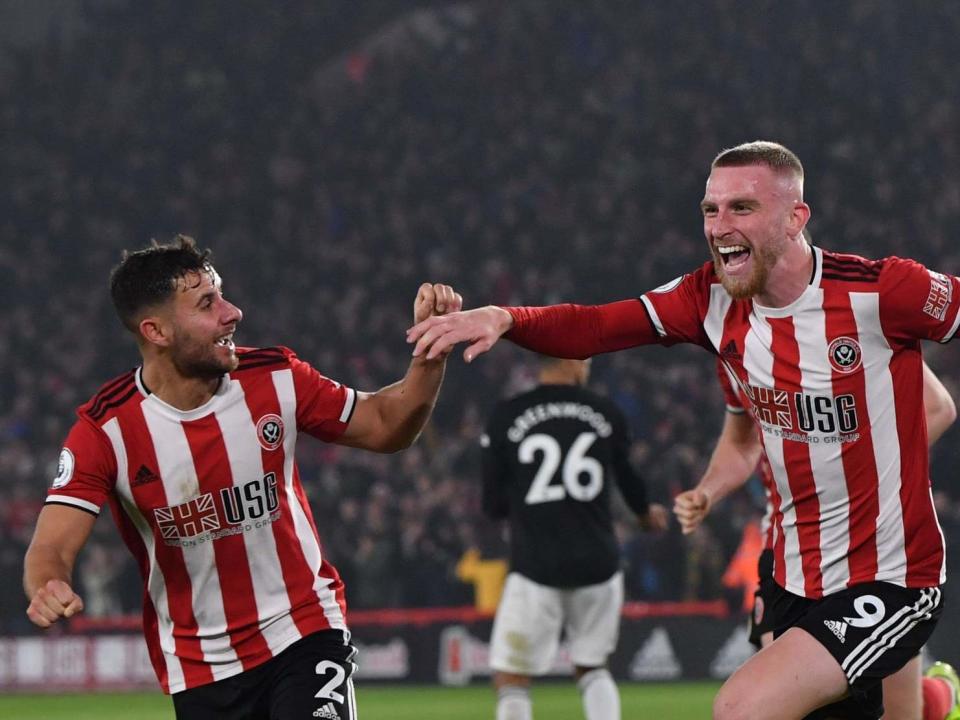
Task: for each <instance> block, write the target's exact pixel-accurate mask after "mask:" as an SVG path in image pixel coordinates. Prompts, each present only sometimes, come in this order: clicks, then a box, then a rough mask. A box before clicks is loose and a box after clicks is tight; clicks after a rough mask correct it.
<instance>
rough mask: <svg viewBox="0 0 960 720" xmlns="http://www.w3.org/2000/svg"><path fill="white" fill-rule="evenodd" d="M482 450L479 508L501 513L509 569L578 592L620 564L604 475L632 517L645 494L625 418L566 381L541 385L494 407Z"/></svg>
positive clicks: (641, 507)
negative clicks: (613, 481) (507, 540)
mask: <svg viewBox="0 0 960 720" xmlns="http://www.w3.org/2000/svg"><path fill="white" fill-rule="evenodd" d="M481 446H482V448H483V455H482V461H483V505H484V510H485V511H486V513H487V514H488V515H490V516H492V517H509V522H510V569H511V570H512V571H514V572H518V573H520V574H522V575H524V576H526V577H528V578H530V579H531V580H533V581H534V582H538V583H540V584H542V585H550V586H552V587H583V586H586V585H594V584H597V583H601V582H604V581H605V580H607V579H609V578H610V577H611V576H612V575H613V574H614V573H615V572H617V570H618V569H619V567H620V550H619V544H618V542H617V538H616V536H615V535H614V532H613V520H612V516H611V510H610V479H609V472H608V471H609V470H611V469H612V470H613V471H614V476H615V477H616V481H617V484H618V486H619V487H620V492H621V494H622V495H623V498H624V500H626V502H627V504H628V505H629V506H630V508H631V510H633V512H635V513H637V514H638V515H639V514H644V513H646V511H647V499H646V489H645V486H644V484H643V481H642V480H641V478H640V477H638V476H637V475H636V473H635V472H634V470H633V468H632V466H631V465H630V461H629V454H630V435H629V432H628V429H627V424H626V420H625V418H624V417H623V414H622V413H621V412H620V410H619V408H618V407H617V406H616V405H614V404H613V403H612V402H611V401H610V400H608V399H607V398H604V397H602V396H600V395H597V394H596V393H594V392H591V391H589V390H586V389H584V388H581V387H578V386H574V385H540V386H539V387H537V388H535V389H534V390H531V391H530V392H527V393H523V394H522V395H518V396H517V397H514V398H511V399H509V400H506V401H504V402H502V403H500V404H499V405H498V406H497V407H496V408H495V409H494V411H493V413H492V414H491V416H490V420H489V422H488V423H487V428H486V433H485V434H484V435H483V437H482V438H481Z"/></svg>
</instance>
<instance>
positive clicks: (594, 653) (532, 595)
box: [490, 572, 623, 675]
mask: <svg viewBox="0 0 960 720" xmlns="http://www.w3.org/2000/svg"><path fill="white" fill-rule="evenodd" d="M622 608H623V573H622V572H617V573H615V574H614V575H613V576H612V577H611V578H610V579H609V580H606V581H604V582H602V583H599V584H597V585H587V586H584V587H580V588H570V589H561V588H555V587H550V586H548V585H540V584H539V583H535V582H533V580H530V579H529V578H526V577H524V576H523V575H520V574H518V573H510V574H509V575H508V576H507V582H506V584H505V585H504V586H503V596H502V597H501V598H500V606H499V607H498V608H497V616H496V618H495V619H494V621H493V633H492V636H491V639H490V667H491V668H492V669H493V670H495V671H499V672H507V673H515V674H517V675H543V674H544V673H546V672H547V671H548V670H549V669H550V666H551V664H552V663H553V658H554V656H555V655H556V654H557V648H558V647H559V645H560V631H561V630H563V631H564V632H565V634H566V639H567V642H568V643H569V644H570V659H571V660H572V661H573V664H574V665H577V666H579V667H601V666H602V665H605V664H606V662H607V657H608V656H609V655H610V653H612V652H613V651H614V649H615V648H616V646H617V637H618V636H619V634H620V611H621V609H622Z"/></svg>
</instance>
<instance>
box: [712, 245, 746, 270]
mask: <svg viewBox="0 0 960 720" xmlns="http://www.w3.org/2000/svg"><path fill="white" fill-rule="evenodd" d="M717 254H718V255H720V259H721V260H722V261H723V268H724V270H726V271H727V272H736V271H737V270H739V269H740V268H742V267H743V266H744V265H746V264H747V262H748V261H749V260H750V248H748V247H747V246H746V245H717Z"/></svg>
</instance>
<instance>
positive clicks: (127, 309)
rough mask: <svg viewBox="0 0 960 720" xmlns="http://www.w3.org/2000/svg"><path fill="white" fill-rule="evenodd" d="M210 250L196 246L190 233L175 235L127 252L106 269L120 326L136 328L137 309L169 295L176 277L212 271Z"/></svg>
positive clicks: (178, 278) (175, 285)
mask: <svg viewBox="0 0 960 720" xmlns="http://www.w3.org/2000/svg"><path fill="white" fill-rule="evenodd" d="M211 259H212V254H211V252H210V250H200V249H199V248H198V247H197V244H196V242H195V241H194V239H193V238H192V237H189V236H187V235H177V236H176V237H175V238H174V239H173V242H170V243H165V244H160V243H158V242H157V241H156V240H153V241H151V244H150V245H149V247H145V248H143V249H142V250H135V251H133V252H128V251H126V250H124V252H123V258H122V259H121V261H120V264H119V265H117V266H116V267H115V268H114V269H113V271H112V272H111V273H110V297H111V298H113V306H114V307H115V308H116V310H117V315H118V316H119V317H120V321H121V322H122V323H123V324H124V326H125V327H126V328H127V329H128V330H130V331H131V332H133V333H136V332H137V325H138V320H139V315H140V313H141V312H142V311H143V310H144V309H145V308H149V307H151V306H154V305H161V304H163V303H165V302H166V301H167V300H169V299H170V296H171V295H173V292H174V290H176V288H177V281H178V280H180V279H181V278H183V277H185V276H186V275H188V274H190V273H203V272H212V271H213V266H212V265H211Z"/></svg>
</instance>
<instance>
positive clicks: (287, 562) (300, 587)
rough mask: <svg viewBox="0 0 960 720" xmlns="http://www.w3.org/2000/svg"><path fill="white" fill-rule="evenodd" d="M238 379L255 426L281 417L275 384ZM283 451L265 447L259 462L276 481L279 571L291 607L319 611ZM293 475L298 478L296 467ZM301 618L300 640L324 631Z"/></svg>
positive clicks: (257, 378) (259, 379)
mask: <svg viewBox="0 0 960 720" xmlns="http://www.w3.org/2000/svg"><path fill="white" fill-rule="evenodd" d="M236 379H237V381H238V382H239V383H240V385H241V386H242V387H243V393H244V397H245V398H246V403H247V407H248V408H249V410H250V416H251V417H252V418H253V422H254V424H256V423H257V422H258V421H259V420H260V418H262V417H264V416H265V415H271V414H272V415H276V416H278V417H280V416H281V408H280V400H279V398H278V397H277V391H276V388H275V387H274V385H273V383H272V382H269V381H265V380H264V378H263V376H257V375H240V376H238V377H237V378H236ZM283 432H284V434H286V433H289V432H296V428H284V430H283ZM283 447H284V446H283V444H282V443H281V444H280V446H279V447H277V448H276V449H275V450H267V449H266V448H264V447H262V446H261V448H260V458H261V462H262V463H263V470H264V472H268V473H269V472H272V473H274V474H275V475H276V478H277V498H278V501H279V510H280V521H279V522H275V523H273V524H272V525H271V526H270V527H271V529H272V531H273V537H274V541H275V543H276V547H277V557H278V558H279V560H280V571H281V573H282V574H283V582H284V585H285V587H286V590H287V600H288V602H289V603H290V607H291V608H297V607H313V608H316V607H317V595H316V593H315V592H314V590H313V582H314V577H313V573H312V572H311V569H310V563H309V562H308V561H307V558H306V556H304V554H303V549H302V548H301V547H300V543H301V542H302V540H301V538H298V537H297V534H296V526H295V525H294V523H293V514H292V512H291V510H290V502H289V499H288V495H287V492H286V479H285V477H284V469H283V467H284V462H285V460H286V453H285V452H284V449H283ZM294 474H295V475H296V467H295V466H294ZM294 482H299V480H298V479H295V480H294ZM308 516H309V508H308ZM298 614H299V615H302V613H296V612H294V613H292V614H291V617H292V619H293V622H294V624H295V625H296V627H297V630H298V631H299V633H300V634H301V636H302V635H307V634H309V633H310V632H313V631H314V630H317V629H322V628H317V627H313V626H311V625H309V624H308V623H305V622H304V621H303V619H302V618H298Z"/></svg>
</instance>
